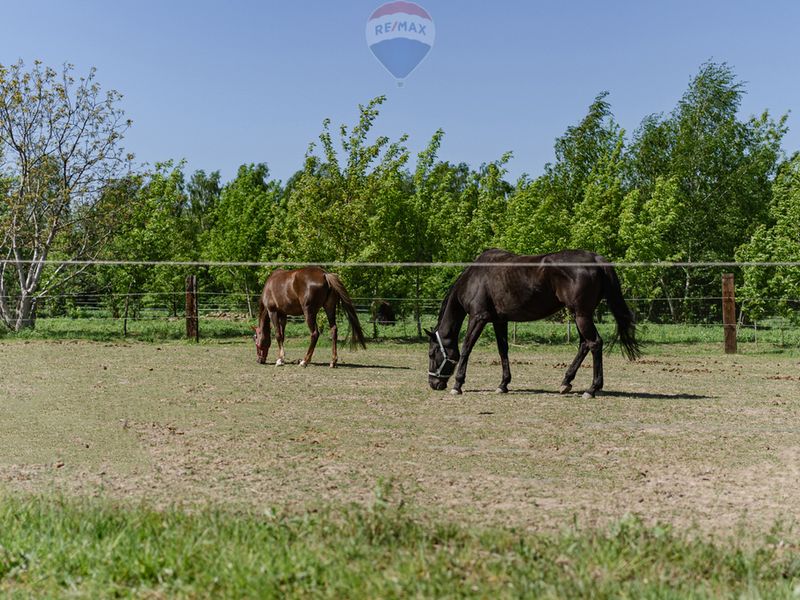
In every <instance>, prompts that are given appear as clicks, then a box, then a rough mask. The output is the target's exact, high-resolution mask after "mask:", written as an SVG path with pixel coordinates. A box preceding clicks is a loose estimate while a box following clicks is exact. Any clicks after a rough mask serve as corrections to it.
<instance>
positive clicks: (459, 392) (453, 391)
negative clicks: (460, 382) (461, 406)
mask: <svg viewBox="0 0 800 600" xmlns="http://www.w3.org/2000/svg"><path fill="white" fill-rule="evenodd" d="M450 393H451V394H452V395H453V396H460V395H461V390H457V389H456V388H453V389H452V390H450Z"/></svg>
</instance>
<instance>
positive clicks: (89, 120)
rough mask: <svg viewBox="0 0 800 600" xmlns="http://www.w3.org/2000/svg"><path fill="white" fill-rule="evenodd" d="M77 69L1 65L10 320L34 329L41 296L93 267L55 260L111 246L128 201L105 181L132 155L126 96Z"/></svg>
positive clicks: (0, 271)
mask: <svg viewBox="0 0 800 600" xmlns="http://www.w3.org/2000/svg"><path fill="white" fill-rule="evenodd" d="M72 72H73V67H72V66H71V65H65V66H64V68H63V69H62V71H61V73H58V72H57V71H55V70H54V69H51V68H49V67H44V66H42V63H40V62H38V61H37V62H35V63H34V65H33V68H31V69H30V70H26V69H25V65H24V63H23V62H22V61H20V62H18V63H16V64H14V65H11V66H3V65H0V180H3V181H5V184H4V185H3V186H2V187H3V188H4V189H3V190H2V191H3V193H2V203H3V208H2V211H0V237H1V238H2V243H1V244H0V252H1V253H2V254H1V255H0V260H2V261H3V262H2V264H1V265H0V319H2V321H3V323H4V324H5V325H6V326H7V327H9V328H10V329H13V330H15V331H18V330H20V329H23V328H26V327H33V326H34V323H35V316H36V311H35V309H36V303H37V301H38V300H39V299H41V298H42V297H44V296H46V295H47V294H48V293H50V292H51V291H52V290H53V289H55V288H56V287H57V286H59V285H61V284H63V283H64V282H65V281H66V280H69V279H71V278H73V277H75V276H76V275H77V274H78V273H80V272H81V271H82V270H83V269H85V266H84V267H77V268H75V267H71V268H69V269H68V268H67V267H66V266H65V265H63V264H62V265H59V266H57V267H54V268H49V269H48V268H46V265H47V263H46V261H47V260H48V259H50V258H61V259H73V260H74V259H91V258H94V257H96V256H97V255H98V253H99V252H100V251H101V249H102V247H103V245H104V243H105V242H106V241H107V239H108V237H109V234H110V229H111V227H112V226H113V223H114V219H113V218H112V216H113V214H114V212H115V210H116V209H117V208H119V206H118V205H116V204H115V203H114V200H115V199H116V196H115V195H114V194H104V193H103V192H104V189H105V188H106V187H107V186H108V185H110V184H111V183H112V182H113V181H114V180H115V179H117V178H118V177H119V176H120V175H121V174H122V173H123V172H124V170H125V168H126V166H127V165H128V164H129V163H130V160H131V159H132V157H131V156H130V155H126V154H125V152H124V150H123V149H122V146H121V141H122V138H123V134H124V133H125V131H126V130H127V129H128V127H129V126H130V121H129V120H126V119H125V118H124V114H123V112H122V110H121V109H120V108H119V107H118V103H119V101H120V99H121V95H120V94H119V93H118V92H115V91H113V90H111V91H108V92H105V93H103V92H102V91H101V88H100V86H99V84H98V83H97V82H96V81H95V70H94V69H92V70H91V71H90V72H89V74H88V75H87V76H85V77H80V78H78V79H77V80H76V79H75V78H74V77H73V75H72Z"/></svg>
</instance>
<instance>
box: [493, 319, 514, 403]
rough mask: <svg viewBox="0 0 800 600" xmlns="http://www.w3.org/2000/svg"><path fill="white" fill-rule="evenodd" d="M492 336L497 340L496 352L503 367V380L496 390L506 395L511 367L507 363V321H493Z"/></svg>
mask: <svg viewBox="0 0 800 600" xmlns="http://www.w3.org/2000/svg"><path fill="white" fill-rule="evenodd" d="M493 325H494V335H495V338H497V351H498V352H499V353H500V364H501V365H503V380H502V381H501V382H500V385H499V386H498V388H497V392H498V393H500V394H507V393H508V384H509V383H511V367H510V365H509V363H508V321H495V322H494V323H493Z"/></svg>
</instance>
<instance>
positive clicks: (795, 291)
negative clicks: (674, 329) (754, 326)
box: [737, 155, 800, 321]
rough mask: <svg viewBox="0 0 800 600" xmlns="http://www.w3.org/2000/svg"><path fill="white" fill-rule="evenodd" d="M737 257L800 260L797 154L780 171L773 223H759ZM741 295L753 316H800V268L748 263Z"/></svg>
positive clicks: (759, 259)
mask: <svg viewBox="0 0 800 600" xmlns="http://www.w3.org/2000/svg"><path fill="white" fill-rule="evenodd" d="M737 259H738V260H741V261H748V262H765V261H776V262H782V261H787V262H796V261H800V156H798V155H795V156H794V157H793V158H792V160H790V161H788V162H787V163H786V164H784V165H783V166H782V168H781V169H780V171H779V172H778V176H777V177H776V179H775V182H774V184H773V203H772V206H771V208H770V220H769V223H768V224H765V223H762V224H760V225H759V226H758V228H757V229H756V230H755V232H754V233H753V235H752V237H751V238H750V241H749V242H748V243H746V244H744V245H743V246H741V247H740V248H739V251H738V252H737ZM739 297H740V299H741V300H742V302H743V305H744V310H745V311H746V314H747V315H748V316H749V317H751V318H753V319H758V318H763V317H764V316H765V315H768V314H782V315H784V316H787V317H789V318H792V319H794V320H795V321H797V320H800V316H799V315H798V308H800V269H798V268H796V267H794V268H793V267H770V268H763V267H748V268H746V269H744V286H742V287H741V288H740V290H739ZM767 298H769V299H774V300H772V301H770V300H767Z"/></svg>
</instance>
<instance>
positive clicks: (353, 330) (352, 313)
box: [325, 273, 367, 350]
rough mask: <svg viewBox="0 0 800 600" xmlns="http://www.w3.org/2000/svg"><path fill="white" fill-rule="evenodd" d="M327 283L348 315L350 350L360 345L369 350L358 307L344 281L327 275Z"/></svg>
mask: <svg viewBox="0 0 800 600" xmlns="http://www.w3.org/2000/svg"><path fill="white" fill-rule="evenodd" d="M325 281H327V282H328V285H329V286H331V288H332V289H333V291H334V292H336V295H337V296H338V297H339V306H341V307H342V309H343V310H344V314H345V315H347V322H348V323H350V348H351V349H353V350H355V349H356V348H357V347H358V346H359V345H360V346H361V347H362V348H364V349H365V350H366V349H367V343H366V341H365V340H364V332H363V331H362V330H361V323H360V322H359V320H358V315H357V314H356V307H355V306H353V301H352V300H351V299H350V294H348V293H347V289H345V287H344V284H343V283H342V280H341V279H339V276H338V275H336V274H335V273H325Z"/></svg>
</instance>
